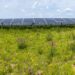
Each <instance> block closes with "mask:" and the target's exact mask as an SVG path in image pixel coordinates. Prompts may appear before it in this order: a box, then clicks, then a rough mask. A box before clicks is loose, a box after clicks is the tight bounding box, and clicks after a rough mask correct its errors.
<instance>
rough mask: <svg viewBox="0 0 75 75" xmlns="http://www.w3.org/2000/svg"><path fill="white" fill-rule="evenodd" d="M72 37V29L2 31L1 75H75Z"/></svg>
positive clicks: (73, 37)
mask: <svg viewBox="0 0 75 75" xmlns="http://www.w3.org/2000/svg"><path fill="white" fill-rule="evenodd" d="M74 34H75V27H71V28H70V27H46V28H45V27H33V26H32V28H30V27H29V28H28V27H23V28H20V27H19V28H17V27H16V28H14V27H13V28H9V29H8V28H7V29H6V28H1V29H0V75H75V64H74V63H75V61H74V60H75V54H74V52H75V41H74V40H75V36H74ZM19 50H20V51H19ZM22 50H23V51H22ZM72 56H73V58H72Z"/></svg>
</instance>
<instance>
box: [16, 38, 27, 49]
mask: <svg viewBox="0 0 75 75" xmlns="http://www.w3.org/2000/svg"><path fill="white" fill-rule="evenodd" d="M17 43H18V48H19V49H25V48H27V45H26V42H25V39H24V38H18V40H17Z"/></svg>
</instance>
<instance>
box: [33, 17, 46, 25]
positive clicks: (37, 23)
mask: <svg viewBox="0 0 75 75" xmlns="http://www.w3.org/2000/svg"><path fill="white" fill-rule="evenodd" d="M34 20H35V25H44V24H45V21H44V19H42V18H35V19H34Z"/></svg>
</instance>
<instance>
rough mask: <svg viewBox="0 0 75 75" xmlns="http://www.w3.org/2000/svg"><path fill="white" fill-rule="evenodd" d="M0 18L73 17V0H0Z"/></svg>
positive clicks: (74, 3)
mask: <svg viewBox="0 0 75 75" xmlns="http://www.w3.org/2000/svg"><path fill="white" fill-rule="evenodd" d="M0 18H75V0H0Z"/></svg>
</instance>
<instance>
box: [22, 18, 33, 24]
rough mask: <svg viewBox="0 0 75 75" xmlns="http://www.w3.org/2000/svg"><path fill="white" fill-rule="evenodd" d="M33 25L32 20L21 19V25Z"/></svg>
mask: <svg viewBox="0 0 75 75" xmlns="http://www.w3.org/2000/svg"><path fill="white" fill-rule="evenodd" d="M32 23H33V19H32V18H30V19H23V23H22V24H23V25H31V24H32Z"/></svg>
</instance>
